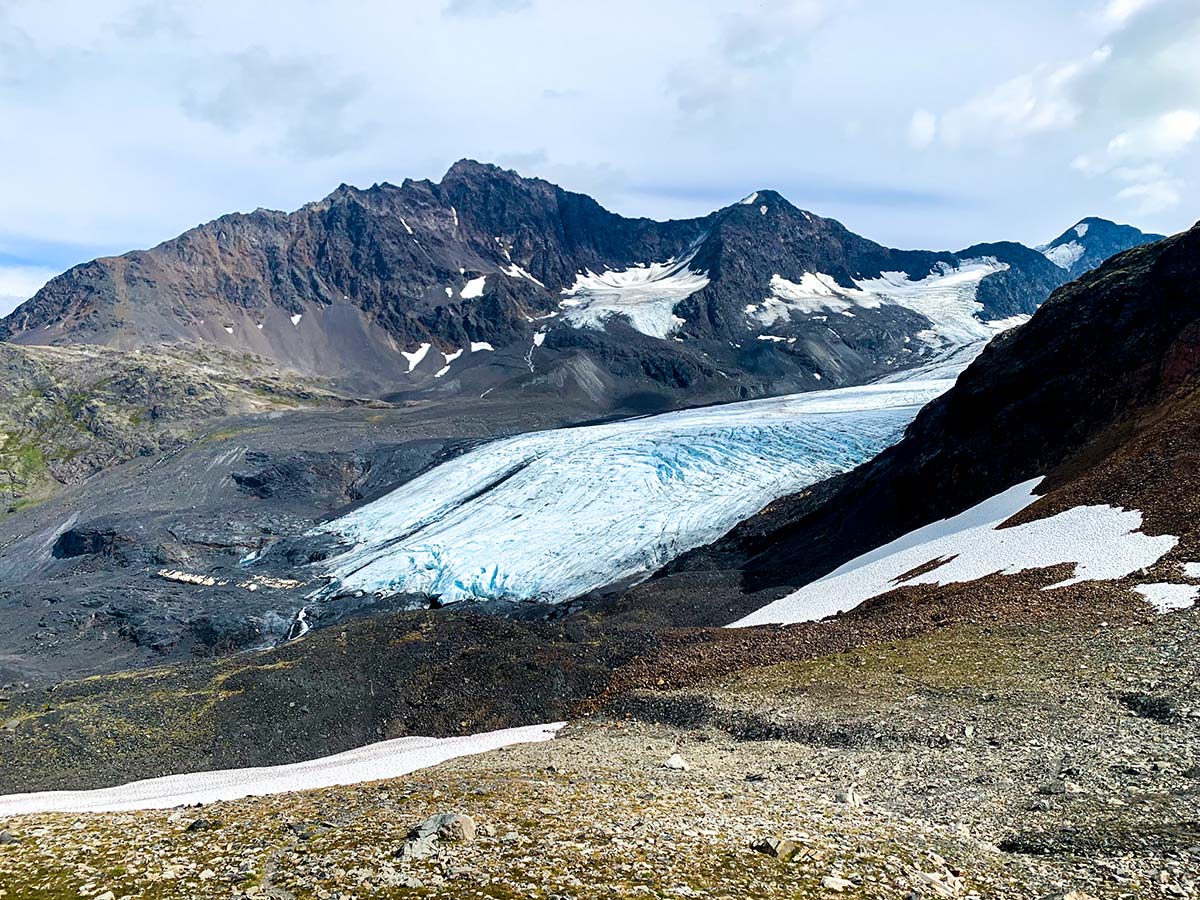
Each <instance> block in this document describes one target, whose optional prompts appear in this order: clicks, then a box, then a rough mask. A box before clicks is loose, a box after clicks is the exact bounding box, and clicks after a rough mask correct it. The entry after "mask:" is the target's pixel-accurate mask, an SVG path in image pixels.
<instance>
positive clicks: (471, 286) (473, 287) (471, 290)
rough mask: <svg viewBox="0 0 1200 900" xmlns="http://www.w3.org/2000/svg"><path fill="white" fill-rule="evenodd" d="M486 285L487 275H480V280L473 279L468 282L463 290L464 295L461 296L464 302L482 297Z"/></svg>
mask: <svg viewBox="0 0 1200 900" xmlns="http://www.w3.org/2000/svg"><path fill="white" fill-rule="evenodd" d="M486 284H487V276H486V275H480V276H479V277H478V278H472V279H471V280H470V281H468V282H467V286H466V287H464V288H463V289H462V293H461V294H460V295H459V296H461V297H462V298H463V299H464V300H474V299H475V298H476V297H482V296H483V289H484V286H485V285H486Z"/></svg>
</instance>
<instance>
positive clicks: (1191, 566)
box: [1183, 562, 1200, 578]
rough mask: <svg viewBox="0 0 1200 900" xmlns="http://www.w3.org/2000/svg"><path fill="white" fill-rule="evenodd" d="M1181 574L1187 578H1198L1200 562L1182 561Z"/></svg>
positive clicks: (1199, 576) (1199, 575)
mask: <svg viewBox="0 0 1200 900" xmlns="http://www.w3.org/2000/svg"><path fill="white" fill-rule="evenodd" d="M1183 574H1184V575H1186V576H1187V577H1188V578H1200V562H1194V563H1184V564H1183Z"/></svg>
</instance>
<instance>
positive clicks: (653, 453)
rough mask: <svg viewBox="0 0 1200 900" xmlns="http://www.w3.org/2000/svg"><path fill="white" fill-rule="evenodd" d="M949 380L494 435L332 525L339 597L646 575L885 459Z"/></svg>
mask: <svg viewBox="0 0 1200 900" xmlns="http://www.w3.org/2000/svg"><path fill="white" fill-rule="evenodd" d="M536 341H537V337H536V336H535V344H536ZM950 384H951V382H950V381H949V380H942V381H934V382H916V381H914V382H907V383H904V384H894V385H865V386H862V387H855V388H845V389H840V390H832V391H813V392H810V393H802V394H795V395H792V396H789V397H778V398H771V399H766V400H755V401H748V402H743V403H733V404H726V405H721V406H715V407H708V408H702V409H694V410H684V411H680V412H673V413H666V414H663V415H658V416H647V417H643V418H638V419H631V420H627V421H622V422H612V423H607V424H603V425H593V426H588V427H581V428H564V429H558V430H554V431H544V432H535V433H532V434H525V435H520V436H517V437H513V438H507V439H504V440H498V441H495V442H493V443H491V444H487V445H485V446H483V447H480V448H478V449H476V450H474V451H472V452H470V453H466V454H464V455H462V456H459V457H456V458H455V459H453V460H450V461H449V462H446V463H443V464H442V465H440V466H438V467H437V468H435V469H432V470H430V471H429V472H426V473H425V474H423V475H421V476H420V477H418V478H416V479H414V480H413V481H410V482H408V483H407V484H405V485H403V486H401V487H399V488H397V489H396V490H394V491H392V492H391V493H390V494H388V495H386V496H384V497H382V498H380V499H379V500H376V501H375V502H373V503H369V504H367V505H366V506H363V507H361V508H359V509H357V510H355V511H354V512H352V513H350V514H348V515H346V516H343V517H341V518H339V519H336V520H334V521H332V522H329V523H325V524H323V525H321V526H319V530H320V531H321V532H329V533H333V534H336V535H339V536H340V537H342V538H343V539H344V540H346V541H347V542H349V543H351V544H352V546H351V547H349V548H348V549H347V550H346V551H345V552H343V553H342V554H340V555H338V556H335V557H334V558H332V559H331V560H329V561H328V562H327V563H326V574H327V575H328V576H329V577H330V578H331V579H332V583H331V585H330V586H329V588H328V589H327V592H326V593H329V594H333V593H338V592H341V591H356V590H363V591H368V592H379V593H381V594H385V595H387V594H398V593H411V594H417V595H424V596H428V597H438V598H440V600H441V601H442V602H443V603H449V602H454V601H460V600H472V599H506V600H539V601H544V602H550V603H553V602H559V601H562V600H566V599H568V598H571V597H575V596H579V595H580V594H583V593H585V592H587V591H588V590H591V589H593V588H599V587H603V586H605V585H609V584H613V583H615V582H617V581H621V580H623V579H627V578H639V577H642V576H644V575H645V574H647V573H649V572H651V571H654V570H655V569H657V568H659V567H660V566H661V565H663V564H664V563H666V562H667V561H669V560H670V559H673V558H674V557H675V556H677V555H678V554H680V553H682V552H684V551H686V550H689V549H691V548H693V547H697V546H700V545H702V544H706V543H709V542H710V541H712V540H715V539H716V538H718V537H720V536H721V535H722V534H724V533H725V532H726V531H728V530H729V528H731V527H732V526H733V525H734V524H736V523H737V522H739V521H741V520H742V519H744V518H746V517H747V516H749V515H751V514H753V513H755V512H757V511H758V510H759V509H761V508H762V507H763V506H765V505H766V504H767V503H769V502H771V501H772V500H774V499H776V498H778V497H781V496H783V495H785V494H789V493H793V492H795V491H798V490H801V489H802V488H804V487H807V486H808V485H810V484H812V483H814V482H816V481H820V480H821V479H823V478H826V477H829V476H830V475H834V474H837V473H838V472H843V471H846V470H847V469H850V468H853V467H854V466H855V465H858V464H859V463H861V462H863V461H865V460H867V459H869V458H870V457H872V456H874V455H875V454H876V453H878V452H879V451H880V450H882V449H883V448H884V447H886V446H888V445H890V444H892V443H894V442H895V441H896V440H897V439H898V438H899V437H900V435H901V433H902V431H903V429H904V427H905V426H906V425H907V424H908V423H909V422H910V421H911V420H912V418H913V417H914V416H915V415H916V413H917V411H918V409H920V407H921V406H923V405H924V404H925V403H927V402H928V401H929V400H931V399H933V398H934V397H936V396H937V395H938V394H940V393H942V392H943V391H944V390H946V388H947V387H948V386H949V385H950Z"/></svg>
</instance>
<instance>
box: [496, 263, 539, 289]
mask: <svg viewBox="0 0 1200 900" xmlns="http://www.w3.org/2000/svg"><path fill="white" fill-rule="evenodd" d="M500 271H501V272H503V273H504V274H505V275H507V276H508V277H509V278H524V279H525V280H526V281H532V282H533V283H534V284H536V285H537V286H538V287H543V288H544V287H545V285H544V284H542V283H541V282H540V281H538V280H537V279H536V278H534V277H533V276H532V275H530V274H529V273H528V272H526V271H525V270H524V269H522V268H521V267H520V266H518V265H517V264H516V263H513V264H512V265H511V266H509V267H508V268H507V269H501V270H500Z"/></svg>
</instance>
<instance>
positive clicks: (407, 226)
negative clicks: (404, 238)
mask: <svg viewBox="0 0 1200 900" xmlns="http://www.w3.org/2000/svg"><path fill="white" fill-rule="evenodd" d="M400 224H401V225H403V226H404V230H405V231H407V232H408V233H409V234H412V233H413V230H412V228H411V227H410V226H409V224H408V223H407V222H405V221H404V216H401V217H400Z"/></svg>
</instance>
